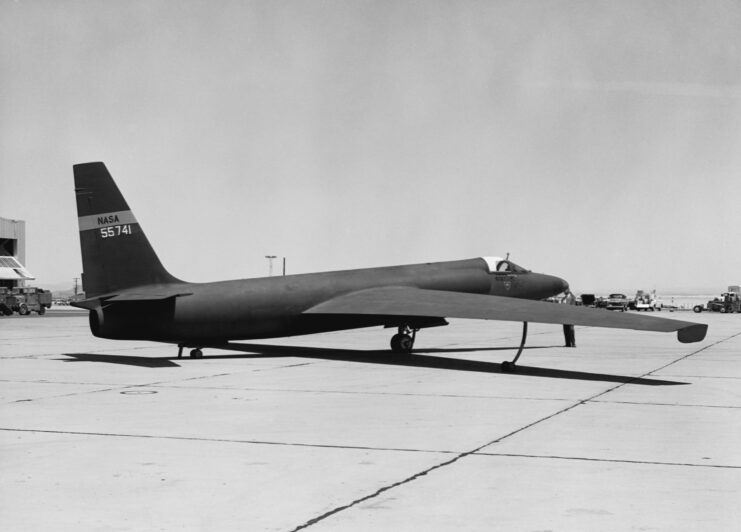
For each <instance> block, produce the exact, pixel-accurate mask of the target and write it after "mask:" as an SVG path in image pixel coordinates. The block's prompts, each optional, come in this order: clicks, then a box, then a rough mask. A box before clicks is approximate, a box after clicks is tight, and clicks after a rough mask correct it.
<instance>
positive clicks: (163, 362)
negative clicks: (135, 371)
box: [57, 353, 180, 368]
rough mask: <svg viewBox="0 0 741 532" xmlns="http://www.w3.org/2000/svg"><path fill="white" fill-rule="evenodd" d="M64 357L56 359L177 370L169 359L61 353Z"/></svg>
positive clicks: (175, 365) (176, 365) (177, 366)
mask: <svg viewBox="0 0 741 532" xmlns="http://www.w3.org/2000/svg"><path fill="white" fill-rule="evenodd" d="M62 354H63V355H64V356H66V357H71V358H58V359H57V360H62V361H64V362H106V363H108V364H123V365H125V366H139V367H142V368H179V367H180V364H177V363H175V362H173V361H172V360H170V358H169V357H157V358H152V357H137V356H131V355H101V354H97V353H62Z"/></svg>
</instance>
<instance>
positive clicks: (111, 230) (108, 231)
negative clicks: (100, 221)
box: [100, 224, 132, 238]
mask: <svg viewBox="0 0 741 532" xmlns="http://www.w3.org/2000/svg"><path fill="white" fill-rule="evenodd" d="M130 234H132V232H131V225H128V224H127V225H114V226H112V227H101V228H100V236H101V237H103V238H111V237H114V236H120V235H130Z"/></svg>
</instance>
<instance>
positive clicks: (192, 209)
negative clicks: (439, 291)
mask: <svg viewBox="0 0 741 532" xmlns="http://www.w3.org/2000/svg"><path fill="white" fill-rule="evenodd" d="M739 28H741V4H740V3H738V2H737V1H735V0H728V1H712V0H710V1H704V2H689V1H688V2H682V1H677V0H667V1H653V2H652V1H633V0H628V1H621V2H614V1H594V0H585V1H559V0H543V1H535V0H533V1H519V0H518V1H481V2H477V1H456V2H444V1H441V2H435V1H403V0H400V1H387V2H384V1H352V0H338V1H332V0H329V1H323V2H319V1H301V2H299V1H296V2H292V1H291V2H289V1H254V2H250V1H224V0H220V1H189V0H177V1H175V0H159V1H158V0H147V1H128V2H99V1H95V0H91V1H56V0H54V1H43V0H39V1H23V0H17V1H9V0H0V216H2V217H5V218H13V219H23V220H25V221H26V233H27V245H26V265H27V267H28V269H29V270H30V271H31V272H33V273H34V274H35V275H36V277H37V281H36V285H38V286H42V287H44V286H60V285H61V286H62V287H65V286H68V287H70V288H71V287H72V284H73V281H72V279H73V278H75V277H79V276H80V275H79V274H80V272H81V270H82V266H81V259H80V253H79V239H78V229H77V220H76V208H75V203H74V202H75V196H74V191H73V178H72V165H73V164H76V163H82V162H90V161H103V162H105V163H106V165H107V167H108V169H109V171H110V172H111V174H112V175H113V177H114V178H115V179H116V182H117V183H118V186H119V188H120V189H121V191H122V192H123V193H124V195H125V197H126V199H127V201H128V203H129V205H130V206H131V208H132V210H133V211H134V213H135V215H136V217H137V219H138V221H139V222H140V224H141V226H142V228H143V229H144V231H145V232H146V233H147V236H148V237H149V240H150V242H151V243H152V245H153V247H154V248H155V250H156V251H157V253H158V255H159V257H160V259H161V261H162V262H163V264H164V265H165V266H166V267H167V268H168V270H169V271H170V272H171V273H172V274H173V275H175V276H176V277H178V278H181V279H184V280H188V281H196V282H205V281H211V280H222V279H235V278H245V277H258V276H265V275H267V274H268V261H267V259H265V256H266V255H276V256H278V257H279V258H278V259H277V261H278V262H276V265H275V269H276V271H279V269H280V265H279V261H280V258H281V257H286V261H287V270H288V273H289V274H291V273H308V272H315V271H327V270H339V269H353V268H363V267H372V266H386V265H394V264H413V263H420V262H431V261H443V260H455V259H464V258H471V257H478V256H490V255H494V256H504V255H506V254H507V253H510V258H511V259H512V260H514V261H515V262H517V263H518V264H521V265H522V266H524V267H526V268H529V269H532V270H533V271H538V272H545V273H550V274H554V275H559V276H561V277H563V278H565V279H567V280H568V281H569V282H570V283H571V286H572V289H573V290H574V291H575V292H577V293H582V292H597V293H606V292H611V291H619V290H620V291H625V292H629V293H632V292H633V291H635V290H638V289H644V290H651V289H656V290H657V291H658V292H659V293H665V294H666V293H673V292H692V291H698V292H707V293H719V292H721V291H723V290H725V289H726V287H727V286H728V285H731V284H741V216H740V215H741V31H739Z"/></svg>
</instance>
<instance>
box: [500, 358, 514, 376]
mask: <svg viewBox="0 0 741 532" xmlns="http://www.w3.org/2000/svg"><path fill="white" fill-rule="evenodd" d="M502 371H503V372H504V373H512V372H514V371H515V365H514V364H513V363H512V362H510V361H509V360H505V361H504V362H502Z"/></svg>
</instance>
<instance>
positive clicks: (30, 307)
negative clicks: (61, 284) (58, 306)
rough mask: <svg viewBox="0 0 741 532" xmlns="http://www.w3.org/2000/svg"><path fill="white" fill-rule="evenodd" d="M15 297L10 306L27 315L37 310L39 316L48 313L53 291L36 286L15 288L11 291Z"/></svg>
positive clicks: (22, 314) (15, 310)
mask: <svg viewBox="0 0 741 532" xmlns="http://www.w3.org/2000/svg"><path fill="white" fill-rule="evenodd" d="M10 295H11V297H12V298H13V300H12V301H10V298H8V301H10V302H11V305H10V308H11V310H13V311H14V312H17V313H18V314H20V315H21V316H26V315H28V314H30V313H31V312H36V313H37V314H38V315H39V316H43V315H44V314H45V313H46V309H48V308H51V291H49V290H44V289H43V288H36V287H26V286H23V287H20V286H17V287H15V288H13V289H12V290H11V292H10Z"/></svg>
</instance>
